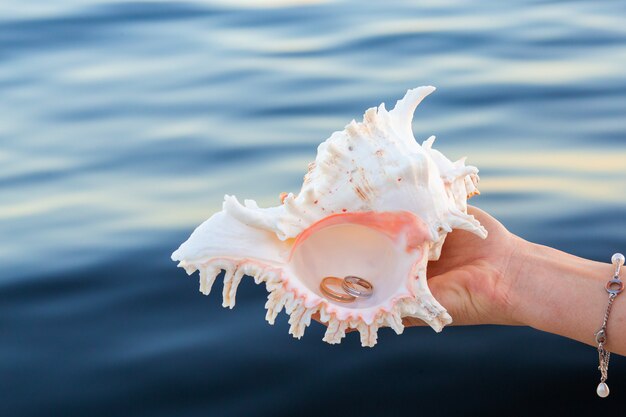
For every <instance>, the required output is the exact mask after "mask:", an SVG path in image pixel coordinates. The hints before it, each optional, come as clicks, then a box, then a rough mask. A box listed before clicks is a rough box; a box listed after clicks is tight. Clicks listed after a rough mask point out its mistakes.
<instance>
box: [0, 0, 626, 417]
mask: <svg viewBox="0 0 626 417" xmlns="http://www.w3.org/2000/svg"><path fill="white" fill-rule="evenodd" d="M625 18H626V3H624V2H617V1H594V2H584V1H578V2H567V3H565V2H543V1H541V2H540V1H515V2H511V1H509V2H495V1H494V2H484V1H483V2H469V1H420V2H417V1H415V2H409V1H402V2H393V1H392V2H363V1H361V2H357V1H354V2H347V1H340V2H333V1H328V2H324V1H315V0H311V1H298V0H270V1H263V2H261V1H259V2H254V1H242V0H234V1H226V0H224V1H221V2H219V1H195V2H174V1H162V2H161V1H155V2H127V1H98V0H80V1H78V0H56V1H53V2H51V1H44V0H33V1H28V2H23V1H21V0H3V1H2V2H1V3H0V144H1V145H0V201H1V204H0V239H1V241H0V242H1V243H0V266H1V271H2V273H1V274H0V415H2V416H136V417H138V416H216V417H218V416H318V415H328V416H330V415H341V416H391V415H400V413H406V415H425V413H428V414H432V415H481V416H487V415H496V414H500V415H502V414H503V415H507V416H512V415H534V416H539V415H565V414H566V413H567V414H569V415H590V414H591V412H595V413H603V412H610V411H615V410H620V409H621V410H623V409H624V406H626V360H625V359H624V358H623V357H618V356H614V358H613V361H612V364H611V369H610V378H609V382H610V386H611V390H612V394H611V397H609V398H608V399H607V400H603V401H601V400H599V399H597V397H596V395H595V392H594V391H595V386H596V384H597V380H598V372H597V369H596V367H597V355H596V352H595V350H594V348H592V347H590V346H585V345H582V344H580V343H577V342H573V341H569V340H566V339H563V338H560V337H557V336H553V335H548V334H542V333H540V332H537V331H534V330H531V329H527V328H504V327H497V326H481V327H471V328H470V327H465V328H454V327H451V328H446V329H445V330H444V332H443V333H442V334H435V333H434V332H433V331H432V330H430V329H426V328H423V329H408V330H407V331H405V333H404V334H403V335H402V336H396V335H395V334H394V333H393V332H392V331H390V330H389V329H384V330H382V331H381V332H380V337H379V343H378V345H377V346H376V347H375V348H373V349H364V348H361V347H360V346H359V342H358V336H357V335H356V334H351V335H348V337H347V338H346V340H345V341H344V343H342V344H341V345H339V346H329V345H327V344H325V343H323V342H322V341H321V338H322V335H323V331H324V329H323V328H322V326H320V325H318V324H317V323H313V324H312V325H311V326H310V328H309V329H308V330H307V332H306V334H305V336H304V338H303V339H302V340H300V341H296V340H295V339H292V337H291V336H289V335H288V334H287V328H288V325H287V320H286V316H285V315H284V314H283V315H281V316H280V317H279V320H278V322H277V324H276V325H275V326H273V327H272V326H269V325H267V324H266V323H265V321H264V315H265V311H264V308H263V305H264V303H265V298H266V293H265V290H264V288H262V287H257V286H255V285H254V283H253V282H252V281H251V280H248V281H245V282H243V283H242V285H241V287H240V290H239V294H238V297H237V307H236V308H235V309H234V310H232V311H229V310H224V309H222V307H221V300H220V294H219V293H220V292H221V291H220V289H219V288H218V289H217V290H216V291H214V293H213V294H211V296H210V297H208V298H206V297H204V296H202V295H200V294H199V293H198V291H197V287H198V284H197V277H196V276H194V277H193V278H188V277H187V276H186V275H185V274H184V272H183V271H182V270H179V269H176V268H175V264H174V263H173V262H171V261H170V259H169V256H170V253H171V252H172V251H173V250H174V249H176V248H177V247H178V245H179V244H180V243H181V242H182V241H183V240H184V239H186V238H187V236H188V235H189V233H190V232H191V231H192V230H193V228H194V227H195V226H196V225H198V224H199V223H200V222H202V221H203V220H204V219H206V218H208V217H209V216H210V215H211V214H212V213H213V212H215V211H217V210H218V209H219V208H220V206H221V201H222V198H223V195H224V194H226V193H230V194H235V195H237V196H239V197H240V198H252V199H256V200H257V201H258V203H259V204H260V205H262V206H269V205H275V204H277V202H278V195H279V193H280V192H282V191H291V192H297V191H298V189H299V187H300V184H301V180H302V175H303V174H304V172H305V170H306V165H307V163H308V162H309V161H312V160H313V159H314V157H315V152H316V147H317V145H318V143H319V142H321V141H322V140H324V139H325V138H327V137H328V136H329V135H330V134H331V133H332V132H333V131H335V130H340V129H341V128H343V126H344V125H345V124H346V123H348V122H349V121H350V120H351V119H353V118H356V119H359V118H360V117H361V115H362V113H363V112H364V110H365V109H366V108H368V107H372V106H376V105H378V104H379V103H380V102H381V101H384V102H386V103H387V104H388V106H390V105H391V104H393V103H394V102H395V100H397V99H398V98H400V97H401V96H402V95H403V94H404V92H405V91H406V90H407V89H408V88H412V87H416V86H419V85H427V84H432V85H435V86H437V87H438V90H437V91H436V92H435V93H434V94H433V95H431V96H430V97H428V98H427V99H426V100H425V101H424V102H423V103H422V105H421V107H420V108H419V109H418V111H417V113H416V118H415V121H414V126H413V127H414V131H415V136H416V137H417V138H418V140H420V141H421V140H423V139H425V138H427V137H428V136H429V135H431V134H436V135H437V137H438V139H437V142H436V143H435V145H436V147H437V149H440V150H441V151H443V152H444V153H445V154H446V155H448V156H449V157H450V158H453V159H456V158H458V157H461V156H463V155H467V156H468V162H469V163H470V164H473V165H477V166H478V167H479V168H480V170H481V191H482V195H481V196H479V197H476V198H475V199H473V200H472V203H473V204H474V205H477V206H479V207H481V208H483V209H485V210H487V211H488V212H490V213H492V214H493V215H494V216H496V217H497V218H498V219H499V220H501V221H502V222H503V223H504V224H505V225H506V226H507V227H508V228H509V229H510V230H512V231H513V232H515V233H517V234H519V235H521V236H522V237H524V238H526V239H528V240H532V241H535V242H539V243H543V244H547V245H551V246H554V247H556V248H559V249H561V250H565V251H568V252H571V253H574V254H576V255H579V256H583V257H586V258H592V259H596V260H600V261H608V257H609V256H610V255H611V254H612V253H613V252H616V251H619V250H621V251H624V250H626V233H625V231H626V188H625V187H624V186H625V185H626V120H625V116H626V71H625V68H626V25H625V24H624V19H625ZM598 320H600V318H598Z"/></svg>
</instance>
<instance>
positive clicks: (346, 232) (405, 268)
mask: <svg viewBox="0 0 626 417" xmlns="http://www.w3.org/2000/svg"><path fill="white" fill-rule="evenodd" d="M430 240H431V236H430V233H429V231H428V227H427V226H426V224H425V223H424V222H423V221H422V220H421V219H420V218H419V217H417V216H415V215H414V214H412V213H409V212H405V211H399V212H360V213H343V214H334V215H331V216H328V217H326V218H324V219H322V220H320V221H318V222H316V223H314V224H313V225H311V226H310V227H309V228H307V229H306V230H305V231H303V232H302V233H301V234H300V235H299V236H298V237H297V238H296V241H295V242H294V245H293V247H292V249H291V253H290V255H289V262H288V268H287V270H285V271H284V273H285V275H286V280H285V285H286V287H287V288H289V289H290V290H292V291H294V292H295V293H296V294H299V295H300V294H301V295H302V297H303V298H305V300H304V301H305V305H306V306H307V307H308V308H310V307H313V306H315V305H317V304H319V303H321V302H324V303H325V305H326V310H327V312H328V313H331V314H335V315H336V316H337V318H338V319H342V320H345V319H349V318H353V319H354V318H362V319H363V320H364V321H365V322H366V323H371V322H372V321H373V319H374V317H375V316H376V315H377V314H378V313H380V312H381V311H390V309H391V308H392V307H393V305H394V304H395V302H396V301H397V300H398V299H400V298H405V297H409V296H413V294H412V288H413V286H412V284H411V281H412V280H414V279H416V278H417V277H416V276H414V274H413V273H414V270H415V266H416V264H418V263H420V262H421V261H424V259H423V258H424V256H425V255H426V253H427V249H426V250H424V249H425V245H424V244H425V243H426V242H428V241H430ZM346 275H356V276H359V277H362V278H365V279H367V280H368V281H369V282H371V283H372V284H373V285H374V294H373V296H372V297H370V298H357V300H356V301H354V302H351V303H340V302H337V301H334V300H331V299H328V298H326V297H324V295H323V294H322V293H321V291H320V289H319V285H320V282H321V281H322V279H323V278H324V277H326V276H338V277H344V276H346ZM294 277H297V278H298V279H297V280H295V279H293V278H294ZM305 288H306V289H307V290H308V291H305ZM307 293H308V295H306V296H305V295H304V294H307Z"/></svg>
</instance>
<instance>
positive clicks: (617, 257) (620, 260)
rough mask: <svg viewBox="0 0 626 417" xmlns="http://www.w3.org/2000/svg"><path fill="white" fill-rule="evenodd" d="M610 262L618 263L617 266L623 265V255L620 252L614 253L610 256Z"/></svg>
mask: <svg viewBox="0 0 626 417" xmlns="http://www.w3.org/2000/svg"><path fill="white" fill-rule="evenodd" d="M611 263H612V264H613V265H619V266H622V265H624V255H622V254H621V253H616V254H614V255H613V256H612V257H611Z"/></svg>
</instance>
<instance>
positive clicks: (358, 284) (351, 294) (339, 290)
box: [320, 275, 374, 303]
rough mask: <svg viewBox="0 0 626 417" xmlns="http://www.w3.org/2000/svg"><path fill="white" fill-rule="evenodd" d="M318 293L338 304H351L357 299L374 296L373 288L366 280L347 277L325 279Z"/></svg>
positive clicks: (351, 276)
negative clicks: (320, 292)
mask: <svg viewBox="0 0 626 417" xmlns="http://www.w3.org/2000/svg"><path fill="white" fill-rule="evenodd" d="M320 291H322V293H323V294H324V295H325V296H327V297H328V298H331V299H333V300H335V301H339V302H340V303H351V302H353V301H354V300H356V299H357V298H368V297H371V296H372V294H374V286H373V285H372V284H371V283H370V282H369V281H368V280H366V279H363V278H359V277H356V276H354V275H348V276H346V277H345V278H339V277H325V278H324V279H323V280H322V282H321V283H320Z"/></svg>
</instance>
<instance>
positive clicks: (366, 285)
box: [341, 275, 374, 298]
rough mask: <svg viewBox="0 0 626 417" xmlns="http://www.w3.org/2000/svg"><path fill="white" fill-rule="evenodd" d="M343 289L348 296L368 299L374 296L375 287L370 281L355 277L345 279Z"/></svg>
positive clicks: (342, 284)
mask: <svg viewBox="0 0 626 417" xmlns="http://www.w3.org/2000/svg"><path fill="white" fill-rule="evenodd" d="M341 288H343V290H344V291H345V292H347V293H348V294H350V295H353V296H355V297H360V298H368V297H371V296H372V294H374V286H373V285H372V284H370V282H369V281H367V280H365V279H363V278H359V277H355V276H354V275H348V276H347V277H345V278H344V279H343V281H342V283H341Z"/></svg>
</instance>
